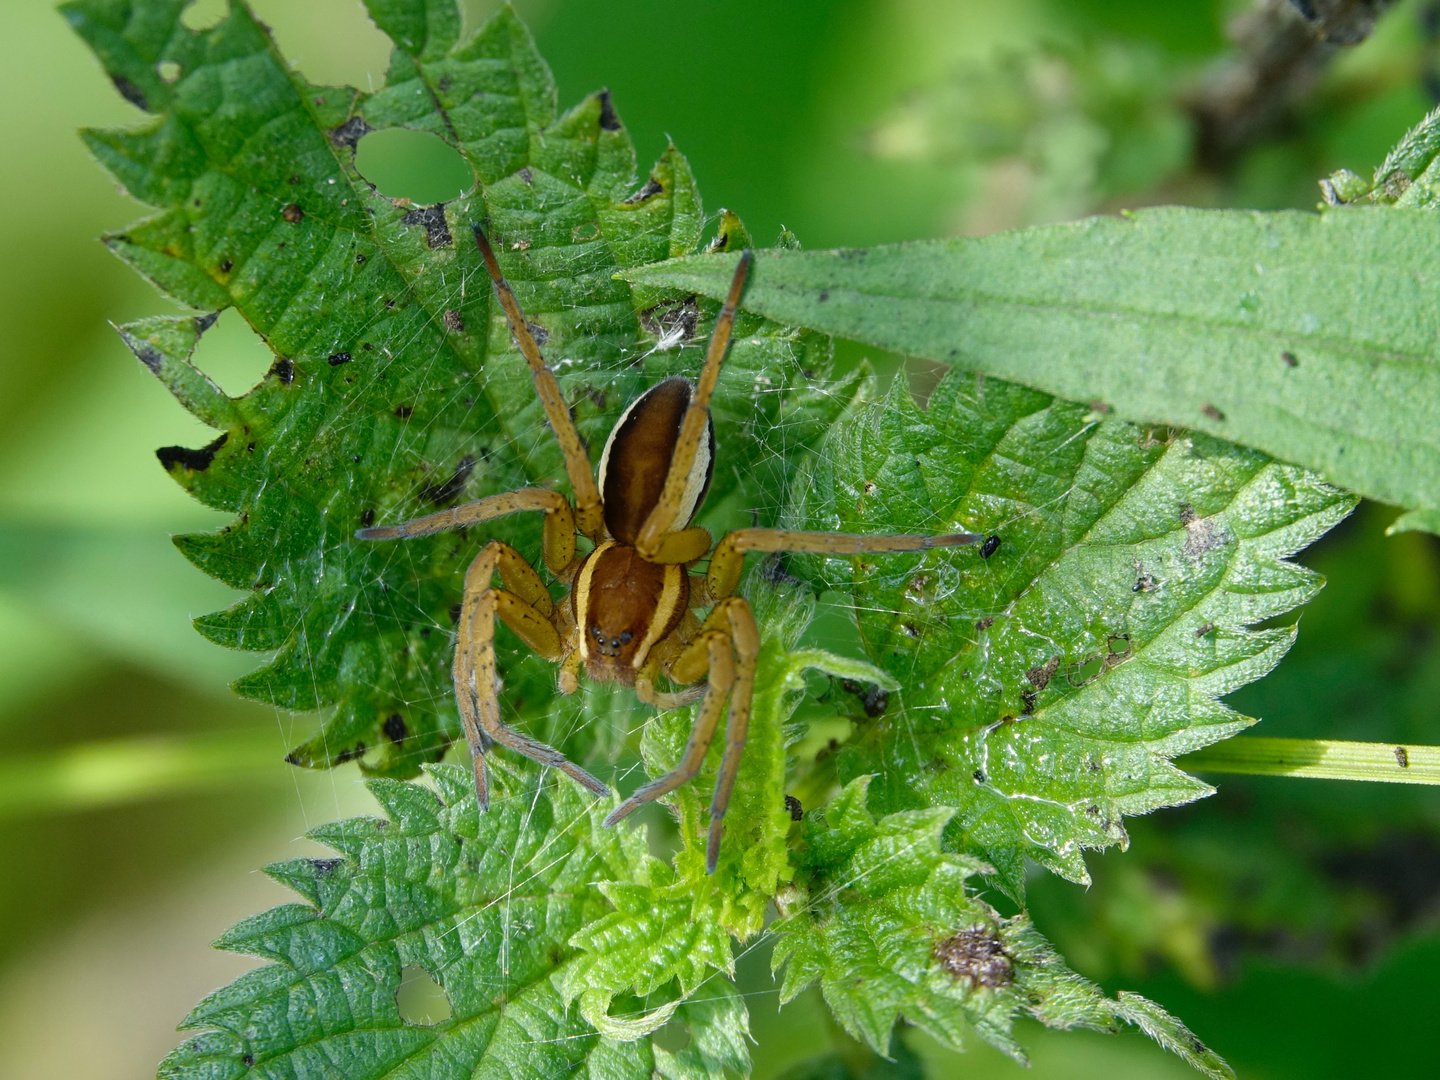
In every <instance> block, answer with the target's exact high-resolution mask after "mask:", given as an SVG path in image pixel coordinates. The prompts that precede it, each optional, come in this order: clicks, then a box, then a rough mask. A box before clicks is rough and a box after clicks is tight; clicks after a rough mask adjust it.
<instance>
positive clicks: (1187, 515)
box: [1180, 503, 1199, 525]
mask: <svg viewBox="0 0 1440 1080" xmlns="http://www.w3.org/2000/svg"><path fill="white" fill-rule="evenodd" d="M1198 516H1199V515H1198V514H1196V513H1195V508H1194V507H1193V506H1191V505H1190V504H1189V503H1181V504H1180V524H1181V525H1189V524H1190V523H1191V522H1192V521H1194V520H1195V519H1196V518H1197V517H1198Z"/></svg>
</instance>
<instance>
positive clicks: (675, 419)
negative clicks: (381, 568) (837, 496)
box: [355, 225, 982, 873]
mask: <svg viewBox="0 0 1440 1080" xmlns="http://www.w3.org/2000/svg"><path fill="white" fill-rule="evenodd" d="M475 241H476V243H477V244H479V246H480V253H481V255H483V256H484V259H485V266H486V267H487V268H488V269H489V271H490V276H491V278H492V279H494V283H495V292H496V294H497V295H498V296H499V298H500V304H501V306H502V307H504V309H505V316H506V318H507V319H508V320H509V321H510V330H511V333H513V334H514V336H515V340H516V342H517V343H518V344H519V346H520V351H521V352H522V353H523V354H524V356H525V359H526V361H527V362H528V363H529V364H530V370H531V371H532V372H533V373H534V378H535V390H536V393H538V394H539V396H540V401H541V403H542V404H543V405H544V407H545V415H546V416H547V417H548V418H549V421H550V427H551V428H552V429H553V430H554V432H555V437H556V438H557V439H558V440H559V442H560V449H561V450H562V451H563V452H564V455H565V469H566V472H567V473H568V474H569V477H570V484H571V486H572V487H573V488H574V490H575V504H574V507H573V508H572V507H571V504H570V502H569V500H568V499H566V498H565V496H563V495H561V494H559V493H558V492H555V491H549V490H546V489H543V488H523V489H521V490H518V491H509V492H506V493H504V494H503V495H492V496H490V497H489V498H485V499H481V500H479V501H478V502H473V503H467V504H466V505H464V506H457V507H455V508H454V509H452V510H445V511H442V512H440V513H438V514H428V515H426V516H425V517H421V518H415V519H414V520H412V521H407V522H404V523H403V524H400V525H384V526H378V527H376V528H371V529H361V530H360V531H359V532H357V533H356V534H355V535H356V537H357V538H359V539H361V540H396V539H405V538H408V537H412V536H427V535H429V534H431V533H436V532H441V531H443V530H446V529H458V528H463V527H465V526H469V525H478V524H479V523H481V522H483V521H490V520H492V519H494V518H497V517H501V516H502V515H505V514H513V513H516V512H518V511H522V510H540V511H543V512H544V514H545V520H544V531H543V544H542V546H543V549H544V556H545V565H546V566H547V567H548V568H549V570H550V572H551V574H553V575H554V576H555V577H556V578H557V579H558V580H559V581H560V582H561V583H562V584H564V585H565V586H566V589H567V590H568V591H567V593H566V595H565V597H564V599H562V600H561V601H560V603H559V604H556V603H554V602H553V601H552V600H551V597H550V592H549V590H548V589H547V588H546V587H545V584H544V582H543V581H541V579H540V575H539V574H538V573H537V572H536V571H535V569H534V567H533V566H531V564H530V563H529V562H527V561H526V560H525V557H524V556H523V555H521V554H520V553H519V552H518V551H516V550H515V549H514V548H513V547H511V546H510V545H509V544H506V543H503V542H501V541H499V540H492V541H490V542H489V543H488V544H486V545H485V547H484V548H482V549H481V551H480V554H479V555H477V556H476V557H475V561H474V562H473V563H471V564H470V569H469V570H468V571H467V572H466V574H465V593H464V600H463V603H462V605H461V613H460V622H459V636H458V639H457V640H456V643H455V668H454V671H455V697H456V701H457V702H458V704H459V707H460V719H461V723H462V725H463V726H464V729H465V738H466V741H467V742H468V743H469V744H470V753H471V755H472V757H473V759H474V763H475V792H476V795H477V797H478V798H479V803H480V808H481V809H482V810H483V809H485V808H486V806H487V805H488V801H489V792H488V782H487V780H486V774H485V759H484V754H485V751H486V750H487V749H488V747H489V746H490V744H491V743H492V742H496V743H499V744H500V745H501V746H507V747H509V748H510V749H512V750H517V751H519V752H520V753H522V754H524V755H525V756H526V757H528V758H531V759H532V760H534V761H538V762H540V763H541V764H543V765H552V766H554V767H555V768H557V769H560V770H562V771H563V772H565V773H566V774H568V775H569V776H572V777H574V778H575V779H576V780H577V781H579V782H580V783H581V784H583V785H585V787H587V788H589V789H590V790H591V791H593V792H594V793H595V794H596V795H599V796H605V795H608V794H609V789H608V788H607V787H606V786H605V785H604V784H603V783H601V782H600V781H599V780H597V779H596V778H595V777H593V776H591V775H590V774H589V773H588V772H586V771H585V770H584V769H582V768H580V766H578V765H576V764H575V763H574V762H571V761H569V760H567V759H566V757H565V755H563V754H561V753H560V752H559V751H558V750H554V749H552V748H551V747H549V746H546V745H544V744H543V743H540V742H537V741H536V740H534V739H532V738H530V736H528V735H525V734H523V733H522V732H519V731H516V730H515V729H514V728H512V727H510V726H509V725H507V724H505V723H504V722H503V721H502V720H501V719H500V703H499V699H498V697H497V684H496V674H495V619H496V617H497V616H498V617H499V618H500V619H502V620H503V621H504V622H505V624H506V625H507V626H509V627H510V628H511V629H512V630H514V631H515V633H516V634H517V635H518V636H519V638H520V640H521V641H523V642H525V644H526V645H528V646H529V647H530V648H532V649H534V650H535V651H536V652H537V653H539V654H540V655H541V656H543V657H545V659H547V660H553V661H556V662H557V663H559V665H560V675H559V686H560V692H561V693H562V694H569V693H573V692H574V691H575V689H576V686H577V685H578V681H579V674H580V669H581V668H582V667H583V668H584V669H585V674H586V675H588V676H589V677H590V678H591V679H594V680H596V681H600V682H619V683H624V684H626V685H628V686H633V687H634V688H635V693H636V696H637V697H639V699H640V700H641V701H643V702H645V703H646V704H648V705H654V706H656V707H658V708H661V709H671V708H676V707H678V706H680V705H686V704H690V703H691V702H694V701H696V700H700V701H701V705H700V712H699V715H698V716H697V717H696V720H695V727H694V729H693V730H692V731H691V733H690V739H689V741H688V742H687V743H686V745H685V751H684V753H683V754H682V755H681V759H680V762H679V764H677V765H676V767H675V768H674V769H672V770H671V771H670V772H668V773H666V774H665V775H664V776H661V777H658V778H656V779H655V780H652V781H650V783H648V784H646V785H644V786H643V787H641V788H640V789H639V790H638V791H636V792H635V793H634V794H633V795H631V796H630V797H629V798H628V799H626V800H625V801H624V802H623V803H621V804H620V805H619V806H618V807H616V808H615V809H614V810H613V811H611V812H610V814H609V816H608V817H606V818H605V824H606V825H614V824H615V823H616V822H618V821H619V820H620V819H621V818H623V817H625V816H626V815H627V814H629V813H631V812H632V811H634V810H635V809H636V808H637V807H639V806H641V805H643V804H644V803H647V802H650V801H651V800H653V799H658V798H659V797H660V796H662V795H665V794H667V793H668V792H671V791H674V790H675V789H676V788H677V787H679V786H680V785H681V784H683V783H685V782H686V781H687V780H690V779H691V778H692V777H694V776H695V775H696V774H697V773H699V771H700V766H701V764H702V763H703V762H704V760H705V753H706V751H707V750H708V749H709V747H710V742H711V740H712V739H713V738H714V736H715V730H716V728H717V727H718V725H719V723H720V716H721V714H722V712H723V711H724V709H725V701H726V698H727V697H728V698H729V701H730V711H729V718H728V720H727V723H726V727H725V751H724V755H723V757H722V759H721V762H720V770H719V773H718V774H717V776H716V779H715V794H714V797H713V799H712V800H711V803H710V833H709V840H708V846H707V849H706V856H705V866H706V870H707V871H708V872H710V873H714V871H715V864H716V861H717V859H718V858H719V854H720V837H721V833H722V824H721V823H722V820H723V818H724V815H725V808H726V806H727V805H728V804H729V802H730V792H731V789H732V788H733V787H734V786H735V776H736V772H737V771H738V769H739V766H740V755H741V752H742V751H743V749H744V747H745V735H746V732H747V729H748V728H749V726H750V700H751V694H752V691H753V689H754V683H755V659H756V655H757V654H758V652H759V650H760V634H759V631H758V629H757V628H756V626H755V616H754V615H753V614H752V612H751V610H750V605H749V604H748V603H747V602H746V601H745V599H744V598H743V597H740V596H736V595H735V587H736V585H737V584H738V583H739V581H740V571H741V568H742V565H743V563H744V559H745V553H746V552H747V551H810V552H819V553H822V554H827V555H855V554H859V553H860V552H866V551H874V552H894V551H920V550H923V549H925V548H931V547H952V546H956V545H959V544H970V543H974V542H975V541H976V540H979V539H982V538H981V537H979V536H977V535H975V534H973V533H954V534H951V535H947V536H852V535H850V534H847V533H819V532H789V531H786V530H783V529H737V530H735V531H734V532H730V533H727V534H726V535H725V537H724V538H723V539H722V540H721V541H720V543H719V544H718V545H716V546H715V548H714V550H713V551H712V550H711V538H710V534H709V533H708V532H706V531H705V530H704V529H701V528H695V527H692V526H691V525H690V522H691V519H693V518H694V516H695V514H696V512H697V511H698V510H699V509H700V505H701V503H702V502H704V500H705V493H706V490H707V489H708V488H709V486H710V477H711V475H712V473H713V471H714V459H715V430H714V427H713V425H712V423H711V420H710V395H711V394H712V393H713V392H714V389H715V381H716V379H717V378H718V376H719V374H720V362H721V360H722V359H723V358H724V356H725V350H726V348H727V346H728V345H729V343H730V330H731V327H732V326H733V324H734V322H735V307H736V304H737V303H738V302H739V299H740V292H741V289H742V288H743V287H744V285H745V277H746V275H747V273H748V272H749V269H750V263H751V258H752V256H751V253H750V252H749V251H746V252H745V253H744V254H743V255H742V256H741V257H740V264H739V265H738V266H737V267H736V268H735V277H734V280H733V281H732V282H731V283H730V294H729V296H728V297H727V299H726V301H725V306H724V308H723V309H722V310H721V312H720V317H719V319H718V320H717V321H716V323H715V332H714V334H713V335H712V336H711V338H710V347H709V349H708V350H707V352H706V354H705V366H704V367H703V368H702V369H701V372H700V381H699V383H698V384H693V383H691V382H690V380H689V379H684V378H678V377H676V378H669V379H665V380H664V381H663V382H660V383H658V384H657V385H655V386H653V387H651V388H650V389H649V390H648V391H646V392H645V393H644V394H643V395H641V396H640V398H638V399H637V400H636V401H635V402H634V403H633V404H632V405H631V406H630V407H629V408H628V409H626V410H625V413H624V415H622V416H621V417H620V420H619V422H618V423H617V424H616V425H615V429H614V430H613V431H612V432H611V433H610V438H609V439H608V440H607V441H606V443H605V450H604V452H603V453H602V454H601V455H600V469H599V476H598V479H597V477H596V476H595V475H593V474H592V473H591V471H590V456H589V453H588V452H587V451H586V449H585V446H584V444H583V443H581V441H580V436H579V434H578V433H577V432H576V430H575V425H574V424H573V423H572V422H571V419H570V411H569V409H568V408H567V407H566V405H565V400H564V398H562V397H561V395H560V387H559V384H558V383H557V382H556V381H555V376H554V374H553V373H552V372H551V371H550V369H549V368H548V367H547V366H546V365H545V361H544V359H543V358H542V357H541V355H540V350H539V348H538V347H537V346H536V344H535V339H534V338H533V337H532V336H531V334H530V330H529V327H528V326H527V325H526V322H525V316H524V315H523V314H522V313H521V311H520V306H519V304H517V303H516V301H515V294H514V293H513V292H511V290H510V285H509V284H508V283H507V282H506V280H505V277H504V275H503V274H501V272H500V265H499V263H497V262H496V260H495V253H494V251H493V250H492V249H491V247H490V243H489V241H488V240H487V239H486V237H485V234H484V232H482V231H481V229H480V227H479V226H478V225H477V226H476V227H475ZM577 531H578V532H580V533H581V534H583V535H584V536H585V537H587V538H588V539H589V540H590V541H591V543H593V544H594V550H592V551H590V552H588V553H586V554H582V555H577V554H576V552H575V534H576V532H577ZM707 554H708V555H709V556H710V562H709V566H708V567H707V569H706V571H705V574H704V576H703V577H701V576H699V575H694V576H692V575H691V573H690V570H691V568H692V567H694V566H695V565H696V564H697V563H698V562H700V561H701V560H702V559H704V558H705V556H706V555H707ZM497 571H498V572H499V574H500V580H501V582H502V583H503V585H504V588H498V589H497V588H495V585H494V577H495V574H496V572H497ZM705 607H708V608H710V613H709V615H708V616H706V618H705V620H704V621H703V622H702V621H701V620H700V619H699V618H698V617H697V616H696V615H695V613H694V611H693V610H692V609H694V608H705ZM661 673H664V674H665V675H666V676H667V677H668V678H669V679H670V680H671V681H672V682H674V683H676V684H677V685H680V686H688V687H690V688H689V689H688V690H684V691H681V692H678V693H675V692H666V691H663V690H659V689H656V686H655V678H656V676H657V675H658V674H661ZM702 679H704V680H705V685H704V687H703V688H701V687H699V686H693V685H691V684H696V683H699V682H700V681H701V680H702Z"/></svg>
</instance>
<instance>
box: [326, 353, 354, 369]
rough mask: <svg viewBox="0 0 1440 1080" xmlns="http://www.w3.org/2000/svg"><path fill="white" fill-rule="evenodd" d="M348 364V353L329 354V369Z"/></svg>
mask: <svg viewBox="0 0 1440 1080" xmlns="http://www.w3.org/2000/svg"><path fill="white" fill-rule="evenodd" d="M349 362H350V354H349V353H348V352H337V353H331V354H330V366H331V367H339V366H340V365H341V364H348V363H349Z"/></svg>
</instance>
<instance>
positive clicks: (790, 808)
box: [785, 795, 805, 821]
mask: <svg viewBox="0 0 1440 1080" xmlns="http://www.w3.org/2000/svg"><path fill="white" fill-rule="evenodd" d="M785 811H786V813H788V814H789V815H790V820H791V821H801V820H803V819H804V817H805V808H804V807H803V806H801V805H800V800H799V799H797V798H796V797H795V796H794V795H786V796H785Z"/></svg>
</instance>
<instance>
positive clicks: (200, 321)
mask: <svg viewBox="0 0 1440 1080" xmlns="http://www.w3.org/2000/svg"><path fill="white" fill-rule="evenodd" d="M218 318H220V312H218V311H212V312H211V313H210V314H209V315H196V316H195V332H196V333H197V334H203V333H205V331H206V330H209V329H210V327H212V326H214V325H215V320H216V319H218Z"/></svg>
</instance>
